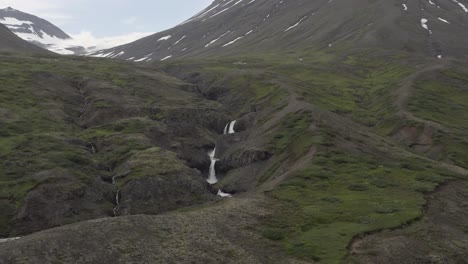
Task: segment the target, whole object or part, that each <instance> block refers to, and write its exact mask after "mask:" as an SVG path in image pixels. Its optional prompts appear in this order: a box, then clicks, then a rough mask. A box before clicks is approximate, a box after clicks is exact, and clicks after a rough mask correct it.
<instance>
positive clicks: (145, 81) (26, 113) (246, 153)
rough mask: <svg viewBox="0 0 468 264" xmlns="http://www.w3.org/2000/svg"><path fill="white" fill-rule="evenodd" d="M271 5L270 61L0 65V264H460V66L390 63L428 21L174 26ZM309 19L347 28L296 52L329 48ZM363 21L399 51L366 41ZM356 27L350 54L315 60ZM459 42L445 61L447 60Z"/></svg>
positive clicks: (419, 56)
mask: <svg viewBox="0 0 468 264" xmlns="http://www.w3.org/2000/svg"><path fill="white" fill-rule="evenodd" d="M236 3H237V4H236ZM283 3H284V4H285V6H288V7H293V6H294V7H295V9H291V10H292V11H291V12H290V13H288V16H292V15H293V14H295V15H294V16H297V20H295V22H290V21H289V20H287V21H285V22H287V23H282V26H284V27H283V28H282V29H278V28H280V27H279V25H280V24H275V22H274V21H273V20H272V21H271V23H270V24H272V25H275V27H274V28H272V31H269V32H270V33H271V35H268V34H270V33H268V32H264V33H265V34H266V35H268V36H269V37H270V38H271V39H276V40H278V42H277V43H272V42H271V43H269V41H268V38H266V39H265V40H264V41H259V39H252V40H249V38H247V37H246V38H242V39H239V40H238V41H236V42H235V43H233V44H231V45H228V46H225V47H224V48H223V47H222V45H221V42H220V41H221V40H222V39H223V38H224V37H223V38H221V39H219V40H218V41H215V42H212V40H214V39H216V38H214V36H213V35H211V36H212V37H213V39H212V40H209V42H208V43H210V42H212V43H213V44H212V45H209V46H208V48H205V47H204V46H205V45H206V43H207V42H205V41H202V43H199V42H200V41H198V42H197V41H195V40H194V41H193V42H192V45H194V46H195V45H199V46H200V47H202V48H201V49H197V50H198V51H193V52H194V53H191V54H187V58H179V59H177V60H170V59H166V60H165V61H164V62H162V63H161V62H159V61H157V60H156V59H154V61H155V62H154V63H146V64H136V63H131V62H126V61H119V60H113V59H96V58H84V57H80V58H73V57H68V58H62V57H59V58H57V57H49V56H35V57H27V56H22V55H15V54H9V53H7V54H1V55H0V66H1V69H2V70H1V71H0V89H1V91H0V117H1V118H0V135H1V137H0V159H1V160H2V161H1V162H0V211H1V212H4V213H3V214H2V215H1V218H0V231H1V235H2V236H4V237H11V239H9V240H2V239H0V263H2V261H3V262H4V263H49V262H51V263H55V262H57V263H60V262H67V263H68V262H72V263H102V262H112V261H114V262H122V263H127V262H130V263H131V262H134V263H172V262H173V263H281V264H282V263H325V264H328V263H331V264H335V263H366V264H367V263H404V264H406V263H408V264H409V263H460V262H462V260H464V259H466V252H467V251H466V248H468V233H467V232H466V230H467V226H466V219H467V218H468V215H467V213H466V212H467V211H466V197H467V196H468V189H467V186H468V170H467V168H468V151H467V150H468V140H467V139H468V122H467V119H466V116H468V89H467V86H466V84H467V83H468V63H467V60H466V58H465V57H464V56H463V54H461V53H456V54H458V55H460V56H458V58H456V57H454V58H448V57H447V56H445V55H444V56H442V58H440V59H439V58H438V57H437V55H438V53H435V52H433V51H434V47H435V46H432V45H429V46H427V49H422V50H419V49H409V48H408V47H410V48H411V47H413V48H414V47H416V46H413V45H416V43H422V42H421V41H428V39H427V38H421V35H420V32H423V33H422V34H423V35H424V34H426V35H425V36H426V37H429V39H430V38H432V37H431V35H436V33H435V31H434V28H432V27H430V25H431V24H430V23H429V22H424V23H423V24H421V22H422V21H421V20H420V19H419V20H416V19H415V20H414V21H413V22H416V24H415V25H414V24H404V23H403V24H399V23H396V22H395V21H394V20H392V19H393V18H395V15H396V17H399V15H398V14H400V12H406V11H408V13H404V14H408V15H409V16H411V17H413V15H414V13H409V10H410V8H412V9H414V12H416V9H415V8H416V7H417V5H415V4H414V3H404V5H403V4H402V3H396V2H395V3H394V4H392V3H391V2H390V3H387V2H383V1H379V0H375V1H365V2H364V1H354V2H353V3H354V4H355V5H353V6H352V5H351V4H349V5H348V4H346V2H344V1H339V0H332V1H326V2H325V1H317V2H312V4H311V3H310V2H305V1H283V2H282V3H281V5H280V2H279V1H278V2H277V4H278V6H276V5H275V6H272V5H271V2H270V1H261V0H255V1H254V0H250V1H248V2H247V1H245V0H244V1H241V0H238V1H228V0H225V1H216V2H215V3H214V4H213V5H212V6H211V7H210V9H211V8H213V10H211V11H209V10H206V11H208V13H210V12H215V13H213V14H212V15H210V16H209V17H208V18H207V17H206V15H203V13H201V14H199V15H197V16H195V17H194V18H193V19H192V20H191V21H188V22H187V23H185V24H183V25H181V26H180V27H184V26H185V25H190V24H192V23H199V24H200V25H207V24H206V22H209V21H210V19H217V17H218V16H223V15H228V14H230V13H229V12H230V11H235V10H238V12H237V13H236V15H237V16H232V17H231V18H232V20H236V19H237V18H236V17H243V14H244V13H245V14H246V15H248V14H250V11H249V10H250V9H248V8H246V7H248V6H249V4H250V5H257V6H256V7H261V6H265V7H268V8H270V9H271V8H280V7H281V6H282V4H283ZM333 3H336V4H337V6H336V7H343V8H337V9H335V11H336V13H335V12H334V11H333V10H332V9H331V7H332V6H333ZM419 3H420V5H421V7H424V9H425V10H426V11H424V12H436V11H435V9H431V6H433V5H432V4H431V3H434V4H435V6H434V8H437V3H436V2H433V1H431V2H426V1H420V2H419ZM438 3H439V4H440V9H441V10H440V12H449V11H450V9H449V8H447V7H446V6H448V5H449V4H450V7H452V6H451V4H452V2H450V1H448V2H445V3H442V1H438ZM217 4H219V5H218V6H217ZM286 4H287V5H286ZM296 4H297V6H296ZM299 4H302V6H301V7H302V8H299V7H300V6H299ZM426 4H427V7H426ZM453 4H454V7H456V8H459V9H453V10H451V11H453V12H454V13H457V14H459V15H460V19H464V17H463V16H464V9H463V6H464V5H463V3H462V2H460V1H454V2H453ZM223 5H225V6H223ZM242 5H244V6H242ZM312 5H316V7H317V8H318V7H320V11H317V13H316V14H319V13H320V12H321V11H322V10H323V11H325V10H328V11H327V14H329V16H324V17H322V18H321V19H323V20H324V21H328V22H331V21H340V20H342V19H343V17H345V18H346V15H347V14H349V15H350V17H348V18H349V19H348V20H349V21H350V23H344V24H343V23H341V24H339V25H338V24H337V25H335V24H331V25H333V27H332V28H335V26H336V28H335V29H336V30H335V31H336V34H335V33H333V34H329V35H327V34H325V33H324V34H325V36H320V37H319V38H318V39H317V40H314V41H317V42H313V43H312V44H311V45H308V44H307V42H305V41H304V40H306V39H307V35H308V34H309V33H310V32H308V29H314V30H315V31H320V29H321V28H327V27H328V29H326V30H325V31H323V32H328V30H330V27H329V26H327V25H328V24H327V25H324V24H320V23H319V22H320V21H316V22H317V23H318V25H320V26H322V27H320V28H317V27H316V25H312V24H307V25H308V27H307V28H306V27H304V28H301V25H303V23H304V25H306V24H305V23H306V21H308V18H306V19H303V20H302V21H301V23H297V22H299V21H300V20H301V18H303V17H304V16H303V15H304V13H302V12H303V11H304V10H305V11H304V12H309V11H308V10H307V9H306V7H311V6H312ZM344 6H347V7H348V9H350V10H348V9H345V8H344ZM390 6H391V8H390V9H389V10H390V11H391V12H388V14H387V13H382V12H380V13H379V12H377V11H381V8H384V7H385V8H386V7H390ZM228 7H231V8H230V9H227V8H228ZM397 7H398V8H397ZM428 7H429V8H428ZM220 8H221V9H220ZM237 8H243V9H237ZM268 8H267V10H269V9H268ZM368 8H373V9H372V10H374V11H375V14H374V13H371V12H367V13H365V14H361V13H360V12H362V11H364V10H366V11H369V10H370V9H368ZM399 8H401V10H400V9H399ZM405 9H407V10H405ZM438 9H439V8H437V10H438ZM223 10H224V11H223ZM392 10H394V12H393V11H392ZM396 10H398V11H396ZM419 10H420V9H419ZM206 11H205V12H206ZM257 11H258V9H257ZM293 11H294V12H293ZM420 11H421V12H423V10H420ZM459 11H461V12H459ZM353 12H356V13H353ZM418 12H419V11H418ZM437 12H438V11H437ZM458 12H459V13H458ZM218 13H219V14H218ZM271 13H272V14H273V13H274V12H271ZM351 13H353V14H354V15H352V16H351ZM216 14H217V15H216ZM410 14H411V15H410ZM425 14H426V13H425ZM361 15H362V16H361ZM266 16H267V14H266V15H265V17H266ZM270 16H271V15H270ZM275 16H276V17H278V14H277V13H274V17H275ZM314 16H315V15H314ZM378 16H380V17H381V18H382V20H380V19H377V18H379V17H378ZM402 16H406V15H402ZM252 17H253V16H252ZM368 17H372V19H371V20H372V21H375V22H374V24H373V25H376V24H378V25H387V26H389V25H393V26H394V29H400V28H401V27H409V29H411V28H412V27H413V26H414V32H415V35H414V37H409V36H406V35H404V34H403V35H402V36H400V38H398V37H399V36H398V35H395V36H394V35H392V34H390V35H388V36H387V35H385V34H383V35H381V34H378V32H381V33H382V32H383V31H378V30H377V31H375V30H370V31H369V30H368V29H369V27H370V26H369V24H367V23H368V22H369V21H371V20H367V18H368ZM358 18H359V19H364V22H363V23H362V24H359V23H358V24H356V23H355V22H353V21H355V20H356V19H358ZM441 18H442V17H441ZM204 19H206V20H205V21H203V20H204ZM261 19H262V21H263V19H264V16H263V14H262V16H261ZM359 19H358V20H359ZM387 19H389V21H393V22H395V24H392V23H393V22H390V23H387V22H388V21H387ZM405 19H406V17H405ZM427 19H428V20H429V21H432V19H430V18H427ZM442 19H445V18H442ZM227 21H228V22H229V23H225V24H230V21H229V20H227ZM246 21H247V20H246ZM288 21H289V22H288ZM379 21H380V22H379ZM381 21H386V22H381ZM423 21H425V20H423ZM441 22H442V23H445V22H443V21H441ZM449 22H450V23H452V21H449ZM203 23H205V24H203ZM379 23H382V24H379ZM225 24H220V25H215V24H213V25H212V26H213V28H218V27H223V26H225ZM244 24H245V23H240V22H239V21H237V22H236V24H235V25H234V24H233V26H236V27H238V28H243V27H244ZM296 24H297V26H296V27H292V26H295V25H296ZM445 24H446V23H445ZM285 25H287V27H286V26H285ZM424 25H427V26H428V29H426V28H425V27H424ZM265 26H267V25H265ZM354 26H356V28H359V29H360V30H358V31H359V32H360V33H362V35H360V34H354V35H350V36H347V37H345V38H342V40H341V41H337V42H333V43H329V42H330V41H329V40H330V39H331V38H335V37H337V36H338V35H339V34H341V33H343V32H347V31H348V29H349V28H350V27H351V28H353V27H354ZM393 26H392V27H391V28H393ZM289 27H292V28H291V29H289V30H287V29H288V28H289ZM248 28H251V26H250V25H249V26H248ZM202 29H203V28H202V27H201V26H200V32H201V31H202ZM204 30H205V32H209V31H210V28H205V29H204ZM213 30H214V29H213ZM223 30H226V29H223ZM429 30H431V32H432V34H431V32H429ZM193 32H195V29H194V31H193ZM247 32H248V31H247ZM273 32H276V33H277V32H284V33H285V34H287V36H288V38H284V37H280V36H278V34H276V33H275V34H273ZM340 32H341V33H340ZM388 32H396V31H392V30H389V31H388ZM186 33H187V34H188V33H189V32H186ZM257 33H259V32H257ZM165 34H167V33H163V34H161V37H159V39H161V38H163V37H165V36H168V35H165ZM221 34H223V33H221ZM252 34H254V33H253V32H252V33H250V34H248V36H250V35H252ZM337 34H338V35H337ZM260 35H261V34H258V35H257V36H260ZM282 36H284V35H282ZM447 36H448V35H447ZM322 37H323V38H322ZM386 37H391V39H387V38H386ZM464 37H465V36H464V35H463V36H460V38H459V40H460V43H464ZM150 38H151V37H150ZM181 38H182V37H181ZM181 38H179V39H177V40H180V39H181ZM187 38H188V37H187ZM405 38H407V40H408V41H406V46H405V45H402V46H399V45H400V44H401V43H402V39H405ZM457 39H458V37H454V36H452V35H450V36H449V38H448V39H447V40H449V41H448V42H447V43H446V44H444V45H447V47H448V46H450V47H453V50H454V51H456V52H458V51H457V47H458V48H460V47H461V46H460V47H459V46H458V45H459V44H458V43H457V42H455V41H454V40H457ZM172 40H173V39H172V37H165V38H163V39H161V41H159V42H157V43H166V44H167V43H169V42H165V41H172ZM184 40H185V38H184V39H182V40H180V41H179V42H178V43H177V45H176V46H178V45H182V43H183V41H184ZM384 40H388V42H387V41H384ZM390 40H392V41H395V42H392V41H390ZM413 40H414V42H413ZM142 41H143V40H142ZM224 41H227V40H224ZM244 41H245V42H244ZM272 41H273V40H272ZM289 41H291V42H289ZM320 41H323V43H321V42H320ZM452 41H453V42H452ZM403 42H405V41H403ZM174 43H175V42H174ZM248 43H250V44H249V45H247V44H248ZM314 43H315V44H314ZM317 43H319V44H320V43H321V44H320V45H318V44H317ZM395 43H400V44H399V45H396V44H395ZM153 44H154V43H153ZM237 44H238V45H239V46H236V45H237ZM244 44H245V45H246V46H244ZM263 44H265V45H263ZM329 44H332V45H331V47H329ZM161 45H162V44H161ZM223 45H224V44H223ZM262 45H263V46H262ZM283 45H284V46H283ZM286 45H287V46H286ZM321 45H323V47H322V46H321ZM153 47H154V45H153ZM229 47H232V50H231V52H227V51H228V49H227V48H229ZM173 48H174V47H171V50H173ZM166 49H167V48H166ZM208 51H210V52H208ZM225 51H226V52H225ZM410 51H413V52H410ZM116 52H117V51H116ZM197 52H200V53H197ZM118 54H121V55H124V54H126V53H125V52H124V51H119V52H118V53H113V55H112V54H111V55H109V56H111V57H113V56H116V55H118ZM223 55H229V56H223ZM136 60H140V61H144V60H141V59H136ZM149 60H150V58H148V59H145V61H149ZM233 120H235V121H234V122H233ZM227 124H230V125H229V126H227ZM213 173H214V175H213ZM211 176H214V177H215V178H216V179H217V180H218V182H216V183H214V184H208V183H207V179H210V178H211ZM209 177H210V178H209ZM213 182H214V181H213ZM219 190H221V191H222V193H219V192H218V191H219ZM223 193H230V194H232V195H233V197H231V198H226V199H224V198H222V197H219V196H217V195H216V194H220V195H222V194H223ZM36 231H38V232H36ZM15 236H21V237H20V238H15ZM44 252H45V253H44ZM2 264H3V263H2Z"/></svg>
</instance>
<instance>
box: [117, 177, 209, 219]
mask: <svg viewBox="0 0 468 264" xmlns="http://www.w3.org/2000/svg"><path fill="white" fill-rule="evenodd" d="M120 197H121V200H120V208H119V214H123V215H128V214H132V215H133V214H160V213H163V212H167V211H170V210H174V209H177V208H181V207H186V206H191V205H195V204H200V203H202V202H206V201H208V200H210V199H211V198H212V197H213V196H212V195H211V194H210V193H209V191H208V183H207V182H206V181H205V180H204V179H203V177H202V175H201V174H200V172H199V171H197V170H194V169H192V170H183V171H179V172H174V173H170V174H168V175H164V176H163V177H159V176H154V177H145V178H142V179H138V180H132V181H131V182H129V183H128V184H126V185H125V186H124V187H123V188H122V190H121V191H120Z"/></svg>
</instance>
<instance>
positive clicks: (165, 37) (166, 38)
mask: <svg viewBox="0 0 468 264" xmlns="http://www.w3.org/2000/svg"><path fill="white" fill-rule="evenodd" d="M171 37H172V36H171V35H167V36H164V37H162V38H160V39H158V41H162V40H168V39H170V38H171Z"/></svg>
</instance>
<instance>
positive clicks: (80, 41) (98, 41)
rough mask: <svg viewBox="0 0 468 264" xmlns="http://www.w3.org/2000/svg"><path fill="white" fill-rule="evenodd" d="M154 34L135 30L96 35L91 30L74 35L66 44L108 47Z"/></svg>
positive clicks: (99, 47) (98, 47)
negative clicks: (120, 33)
mask: <svg viewBox="0 0 468 264" xmlns="http://www.w3.org/2000/svg"><path fill="white" fill-rule="evenodd" d="M151 34H154V32H133V33H129V34H125V35H119V36H110V37H102V38H100V37H96V36H94V35H93V34H92V32H90V31H82V32H81V33H79V34H76V35H72V36H71V37H72V38H73V39H72V40H67V42H66V44H67V45H70V46H83V47H86V48H90V47H96V48H95V49H96V50H101V49H108V48H112V47H115V46H120V45H123V44H127V43H130V42H133V41H135V40H138V39H141V38H144V37H146V36H149V35H151Z"/></svg>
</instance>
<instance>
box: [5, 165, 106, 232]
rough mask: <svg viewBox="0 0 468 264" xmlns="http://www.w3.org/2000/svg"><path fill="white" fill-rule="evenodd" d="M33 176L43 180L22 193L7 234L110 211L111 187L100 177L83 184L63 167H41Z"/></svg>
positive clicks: (38, 229)
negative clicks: (11, 226) (21, 200)
mask: <svg viewBox="0 0 468 264" xmlns="http://www.w3.org/2000/svg"><path fill="white" fill-rule="evenodd" d="M35 177H36V178H37V179H39V178H43V181H44V182H43V183H42V184H40V185H39V186H37V187H36V188H34V190H32V191H30V192H29V193H28V195H27V196H26V197H25V199H24V204H23V206H22V207H21V208H20V209H19V210H18V212H17V213H16V216H15V218H14V220H13V221H14V226H13V228H12V230H11V231H10V235H13V236H17V235H23V234H29V233H32V232H36V231H40V230H44V229H48V228H52V227H56V226H61V225H64V224H68V223H72V222H78V221H84V220H89V219H95V218H100V217H106V216H109V215H110V213H111V211H112V199H113V188H112V186H110V185H109V184H106V183H104V182H102V181H101V180H100V179H95V180H94V181H93V182H91V183H89V184H87V185H85V184H83V183H80V182H79V181H78V180H77V179H76V178H78V176H77V175H75V174H73V173H71V172H68V171H64V170H50V171H43V172H40V173H37V174H36V175H35Z"/></svg>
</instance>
